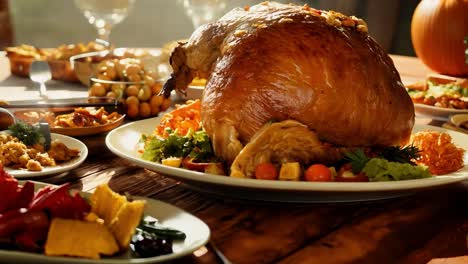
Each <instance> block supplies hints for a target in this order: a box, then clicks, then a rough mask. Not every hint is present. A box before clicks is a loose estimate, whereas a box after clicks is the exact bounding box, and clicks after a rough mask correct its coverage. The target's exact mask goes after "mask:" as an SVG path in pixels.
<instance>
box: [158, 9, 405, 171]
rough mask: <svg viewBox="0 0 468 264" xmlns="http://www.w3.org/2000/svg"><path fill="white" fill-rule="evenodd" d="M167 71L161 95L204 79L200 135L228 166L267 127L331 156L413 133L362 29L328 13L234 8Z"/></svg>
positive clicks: (177, 54)
mask: <svg viewBox="0 0 468 264" xmlns="http://www.w3.org/2000/svg"><path fill="white" fill-rule="evenodd" d="M171 65H172V67H173V70H174V72H173V74H172V76H171V78H170V79H169V80H168V82H167V83H166V84H165V86H164V89H163V90H164V92H165V93H168V92H170V91H171V90H172V89H176V90H177V91H179V92H183V91H184V90H185V89H186V87H187V85H188V84H189V83H190V82H191V80H192V79H193V78H194V77H204V78H207V80H208V81H207V84H206V88H205V90H204V95H203V98H202V123H203V127H204V128H205V130H206V132H207V133H208V135H209V136H210V138H211V139H212V142H213V147H214V150H215V152H216V154H217V155H218V156H221V157H223V158H224V159H225V160H226V161H227V162H229V163H232V162H233V161H234V159H235V158H236V156H237V155H238V154H239V152H240V151H241V150H242V149H243V148H244V146H245V145H246V144H248V143H249V142H250V140H251V139H252V137H253V136H254V135H255V134H256V133H257V132H258V131H259V130H260V129H261V128H262V127H263V126H264V125H265V124H267V123H268V122H271V121H284V120H295V121H297V122H300V123H302V124H304V125H305V126H306V127H307V128H308V129H309V130H310V131H312V132H313V133H315V135H316V137H317V138H318V139H319V140H320V142H323V144H326V145H327V146H328V145H333V146H336V147H337V148H338V149H339V148H341V147H356V146H359V147H364V146H376V145H378V146H382V145H384V146H386V145H400V144H402V143H405V142H406V141H407V140H408V139H409V137H410V134H411V130H412V127H413V124H414V108H413V104H412V102H411V99H410V97H409V96H408V94H407V92H406V91H405V88H404V86H403V84H402V82H401V79H400V76H399V74H398V72H397V70H396V69H395V66H394V64H393V62H392V60H391V59H390V57H389V56H388V55H387V54H386V53H385V52H384V50H382V48H381V47H380V46H379V45H378V44H377V43H376V42H375V41H374V40H373V39H372V38H371V37H370V36H369V35H368V34H367V25H366V23H365V22H364V21H363V20H361V19H358V18H356V17H348V16H345V15H343V14H340V13H337V12H333V11H328V12H326V11H320V10H316V9H313V8H310V7H308V6H297V5H284V4H278V3H273V2H270V3H268V2H264V3H261V4H258V5H255V6H252V7H250V8H237V9H234V10H232V11H230V12H229V13H227V14H226V15H225V16H224V17H223V18H221V19H220V20H219V21H218V22H216V23H212V24H207V25H205V26H202V27H200V28H198V29H197V30H196V31H195V32H194V33H193V35H192V36H191V38H190V39H189V40H188V42H187V43H180V44H179V46H178V47H176V48H175V50H174V51H173V53H172V56H171ZM290 144H299V145H300V141H297V142H291V143H290ZM285 147H287V146H285ZM296 147H297V146H296ZM271 148H272V149H275V148H274V147H271ZM304 148H305V146H304ZM323 155H324V157H325V159H326V157H327V156H329V155H327V154H326V153H324V154H323ZM331 156H333V155H331Z"/></svg>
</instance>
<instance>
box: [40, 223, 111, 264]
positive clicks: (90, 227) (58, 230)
mask: <svg viewBox="0 0 468 264" xmlns="http://www.w3.org/2000/svg"><path fill="white" fill-rule="evenodd" d="M118 251H119V246H118V244H117V242H116V240H115V238H114V235H113V234H112V233H111V231H110V230H109V228H108V227H107V226H105V225H102V224H99V223H97V222H86V221H80V220H72V219H61V218H53V219H52V222H51V224H50V228H49V233H48V235H47V241H46V245H45V254H46V255H48V256H73V257H83V258H91V259H99V258H100V254H103V255H109V256H110V255H113V254H115V253H117V252H118Z"/></svg>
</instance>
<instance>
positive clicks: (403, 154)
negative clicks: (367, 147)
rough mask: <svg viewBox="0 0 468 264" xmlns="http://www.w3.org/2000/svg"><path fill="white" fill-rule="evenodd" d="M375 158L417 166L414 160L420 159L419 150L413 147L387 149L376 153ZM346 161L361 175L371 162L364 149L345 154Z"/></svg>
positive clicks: (354, 171)
mask: <svg viewBox="0 0 468 264" xmlns="http://www.w3.org/2000/svg"><path fill="white" fill-rule="evenodd" d="M375 157H377V158H382V159H386V160H388V161H393V162H398V163H409V164H411V165H415V163H414V160H415V159H417V158H418V157H419V149H418V148H417V147H415V146H413V145H410V146H405V147H399V146H391V147H385V148H382V149H379V150H376V151H375ZM345 160H346V161H348V162H350V163H351V167H352V170H353V173H359V172H361V171H362V169H364V167H365V166H366V164H367V162H368V161H369V160H371V157H369V156H368V155H367V154H366V153H365V152H364V149H362V148H359V149H356V150H354V151H350V152H347V153H345Z"/></svg>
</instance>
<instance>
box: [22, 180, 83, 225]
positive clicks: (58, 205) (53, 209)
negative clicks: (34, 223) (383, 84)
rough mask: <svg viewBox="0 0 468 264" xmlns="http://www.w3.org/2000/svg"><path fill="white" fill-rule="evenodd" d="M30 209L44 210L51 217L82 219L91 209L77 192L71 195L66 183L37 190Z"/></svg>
mask: <svg viewBox="0 0 468 264" xmlns="http://www.w3.org/2000/svg"><path fill="white" fill-rule="evenodd" d="M30 210H41V211H42V210H45V211H47V212H48V213H49V214H50V215H51V217H60V218H68V219H83V218H84V217H85V216H86V214H87V213H88V212H89V211H91V206H90V205H89V204H88V203H87V202H86V201H85V200H84V199H83V198H82V197H81V196H80V195H79V194H78V193H77V194H75V195H74V196H71V195H70V193H69V184H68V183H66V184H63V185H61V186H59V187H58V188H52V189H51V188H49V189H47V190H46V191H42V192H41V191H39V193H38V195H36V197H35V198H34V200H33V202H32V203H31V206H30Z"/></svg>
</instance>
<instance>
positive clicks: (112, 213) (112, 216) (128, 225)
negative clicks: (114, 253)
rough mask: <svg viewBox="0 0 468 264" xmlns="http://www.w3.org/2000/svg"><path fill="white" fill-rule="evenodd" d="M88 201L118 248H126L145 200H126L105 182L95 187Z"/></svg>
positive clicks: (143, 207) (141, 213)
mask: <svg viewBox="0 0 468 264" xmlns="http://www.w3.org/2000/svg"><path fill="white" fill-rule="evenodd" d="M90 202H91V212H93V213H95V214H96V215H97V216H99V217H100V218H102V219H104V224H105V225H107V226H108V227H109V228H110V230H111V232H112V233H113V234H114V237H115V238H116V240H117V242H118V244H119V245H120V248H121V249H123V250H126V249H127V248H128V245H129V243H130V239H131V238H132V235H133V233H135V228H136V227H137V226H138V224H139V223H140V220H141V217H142V215H143V211H144V209H145V204H146V202H145V201H133V202H128V201H127V198H126V197H125V196H123V195H120V194H118V193H116V192H113V191H112V190H111V189H110V188H109V186H108V185H107V184H103V185H99V186H98V187H97V188H96V190H95V191H94V193H93V194H92V195H91V199H90Z"/></svg>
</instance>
